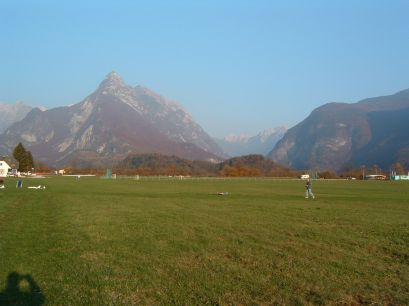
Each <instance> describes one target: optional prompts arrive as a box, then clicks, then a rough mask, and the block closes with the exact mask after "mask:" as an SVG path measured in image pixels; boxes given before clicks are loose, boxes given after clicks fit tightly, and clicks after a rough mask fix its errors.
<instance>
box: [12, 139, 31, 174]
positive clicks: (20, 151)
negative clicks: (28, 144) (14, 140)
mask: <svg viewBox="0 0 409 306" xmlns="http://www.w3.org/2000/svg"><path fill="white" fill-rule="evenodd" d="M13 157H14V158H15V159H16V160H17V161H18V171H27V172H28V171H30V170H31V169H32V168H33V167H34V161H33V155H31V152H30V151H26V149H25V148H24V146H23V145H22V144H21V142H19V143H18V145H17V146H16V147H15V148H14V150H13Z"/></svg>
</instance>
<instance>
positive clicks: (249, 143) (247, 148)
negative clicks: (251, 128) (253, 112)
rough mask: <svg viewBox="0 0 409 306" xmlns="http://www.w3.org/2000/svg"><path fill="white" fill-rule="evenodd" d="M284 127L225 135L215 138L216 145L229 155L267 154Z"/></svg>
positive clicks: (283, 132)
mask: <svg viewBox="0 0 409 306" xmlns="http://www.w3.org/2000/svg"><path fill="white" fill-rule="evenodd" d="M286 131H287V128H286V127H283V126H280V127H276V128H271V129H266V130H264V131H262V132H260V133H259V134H257V135H256V136H248V135H244V134H241V135H234V134H231V135H227V136H226V137H224V138H223V139H215V141H216V142H217V143H218V145H219V146H220V147H221V148H222V149H223V151H224V152H225V153H226V154H227V155H229V156H242V155H248V154H262V155H267V154H268V152H270V151H271V150H272V149H273V148H274V146H275V144H276V143H277V142H278V141H279V140H280V139H281V138H282V137H283V136H284V134H285V132H286Z"/></svg>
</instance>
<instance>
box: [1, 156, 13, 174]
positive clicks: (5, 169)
mask: <svg viewBox="0 0 409 306" xmlns="http://www.w3.org/2000/svg"><path fill="white" fill-rule="evenodd" d="M9 170H11V167H10V166H9V165H8V164H7V163H6V162H5V161H4V160H0V177H6V176H7V173H8V172H9Z"/></svg>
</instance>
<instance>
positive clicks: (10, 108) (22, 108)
mask: <svg viewBox="0 0 409 306" xmlns="http://www.w3.org/2000/svg"><path fill="white" fill-rule="evenodd" d="M31 110H32V107H31V106H29V105H27V104H25V103H24V102H20V101H19V102H17V103H15V104H6V103H0V134H1V133H3V132H4V131H5V130H6V129H7V128H8V127H9V126H10V125H11V124H12V123H14V122H17V121H20V120H21V119H23V118H24V117H25V116H26V115H27V114H28V112H29V111H31Z"/></svg>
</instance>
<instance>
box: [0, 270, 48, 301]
mask: <svg viewBox="0 0 409 306" xmlns="http://www.w3.org/2000/svg"><path fill="white" fill-rule="evenodd" d="M44 301H45V297H44V295H43V294H42V293H41V289H40V287H38V285H37V283H36V282H35V281H34V279H33V278H32V277H31V275H30V274H20V273H17V272H10V273H9V275H8V277H7V285H6V288H5V289H4V290H3V291H1V292H0V305H1V306H12V305H13V306H17V305H24V306H40V305H43V304H44Z"/></svg>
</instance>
